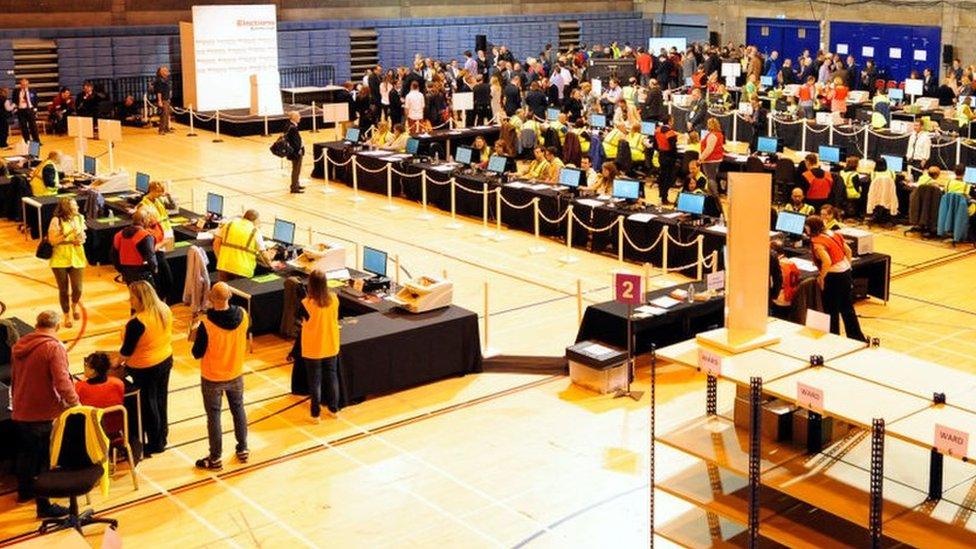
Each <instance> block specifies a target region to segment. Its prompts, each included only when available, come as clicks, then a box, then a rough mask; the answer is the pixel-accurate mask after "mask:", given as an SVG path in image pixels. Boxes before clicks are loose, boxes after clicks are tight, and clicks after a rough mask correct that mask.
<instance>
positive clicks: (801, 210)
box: [783, 187, 814, 215]
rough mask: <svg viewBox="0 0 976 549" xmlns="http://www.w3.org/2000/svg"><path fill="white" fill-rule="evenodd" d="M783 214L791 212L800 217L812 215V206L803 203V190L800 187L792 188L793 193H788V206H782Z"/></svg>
mask: <svg viewBox="0 0 976 549" xmlns="http://www.w3.org/2000/svg"><path fill="white" fill-rule="evenodd" d="M783 211H784V212H793V213H798V214H801V215H813V213H814V209H813V206H811V205H809V204H807V203H806V202H805V201H804V196H803V189H801V188H800V187H794V188H793V192H792V193H790V202H789V204H787V205H785V206H783Z"/></svg>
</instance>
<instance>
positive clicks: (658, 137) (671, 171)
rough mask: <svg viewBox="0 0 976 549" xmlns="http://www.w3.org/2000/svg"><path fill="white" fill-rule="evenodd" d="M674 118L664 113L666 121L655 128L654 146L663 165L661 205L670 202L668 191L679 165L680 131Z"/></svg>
mask: <svg viewBox="0 0 976 549" xmlns="http://www.w3.org/2000/svg"><path fill="white" fill-rule="evenodd" d="M673 125H674V118H673V117H672V116H671V115H670V114H665V115H664V123H663V124H658V126H657V128H656V129H655V130H654V148H655V149H657V159H658V163H659V164H660V166H661V169H660V171H659V172H658V177H657V188H658V191H659V192H660V194H661V205H667V204H670V203H671V201H670V200H669V199H668V192H669V191H670V190H671V187H672V186H674V179H675V167H676V166H677V165H678V132H676V131H674V128H673Z"/></svg>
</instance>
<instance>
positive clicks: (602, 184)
mask: <svg viewBox="0 0 976 549" xmlns="http://www.w3.org/2000/svg"><path fill="white" fill-rule="evenodd" d="M618 173H619V172H618V171H617V164H616V163H615V162H612V161H611V162H604V163H603V167H602V168H601V169H600V175H598V176H597V177H596V181H595V182H594V183H593V184H592V185H590V186H588V187H587V188H586V190H588V191H592V192H594V193H596V194H598V195H606V196H609V195H611V194H613V180H614V179H616V178H617V174H618Z"/></svg>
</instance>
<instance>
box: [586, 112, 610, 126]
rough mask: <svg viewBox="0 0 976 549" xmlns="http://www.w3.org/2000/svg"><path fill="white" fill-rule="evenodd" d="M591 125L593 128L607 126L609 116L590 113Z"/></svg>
mask: <svg viewBox="0 0 976 549" xmlns="http://www.w3.org/2000/svg"><path fill="white" fill-rule="evenodd" d="M590 126H591V127H593V128H606V127H607V117H606V116H604V115H602V114H591V115H590Z"/></svg>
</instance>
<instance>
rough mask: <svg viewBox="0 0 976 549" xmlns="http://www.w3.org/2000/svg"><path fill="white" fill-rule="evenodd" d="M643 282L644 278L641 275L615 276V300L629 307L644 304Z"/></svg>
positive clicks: (621, 274) (620, 274)
mask: <svg viewBox="0 0 976 549" xmlns="http://www.w3.org/2000/svg"><path fill="white" fill-rule="evenodd" d="M643 282H644V277H643V276H641V275H639V274H630V273H616V274H614V277H613V286H614V293H613V295H614V299H616V300H617V301H619V302H621V303H627V304H629V305H640V304H641V303H643V302H644V288H643Z"/></svg>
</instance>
